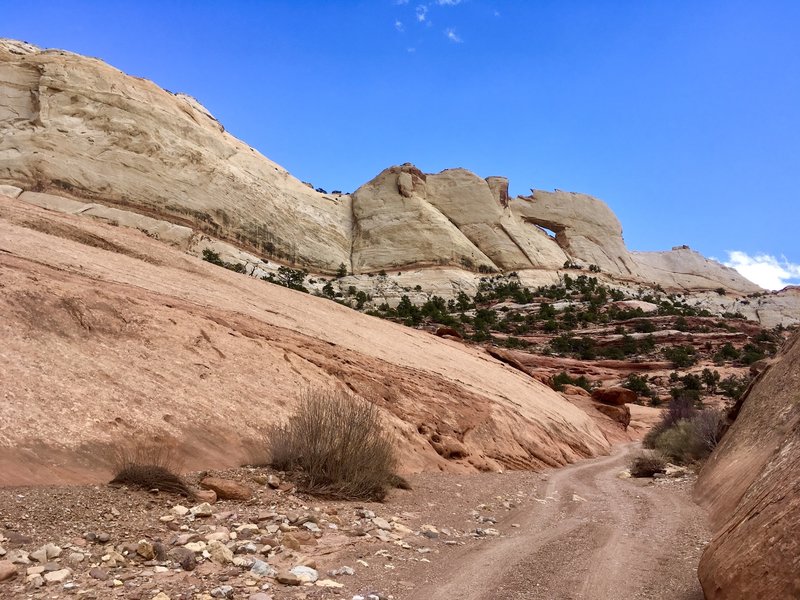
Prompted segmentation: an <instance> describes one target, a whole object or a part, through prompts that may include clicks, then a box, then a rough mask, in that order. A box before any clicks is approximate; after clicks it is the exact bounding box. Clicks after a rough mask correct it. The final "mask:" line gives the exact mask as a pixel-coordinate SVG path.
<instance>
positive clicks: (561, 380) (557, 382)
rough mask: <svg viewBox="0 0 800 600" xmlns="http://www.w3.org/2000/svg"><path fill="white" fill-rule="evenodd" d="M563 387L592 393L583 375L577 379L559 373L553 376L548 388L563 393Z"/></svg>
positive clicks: (590, 386)
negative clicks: (569, 386)
mask: <svg viewBox="0 0 800 600" xmlns="http://www.w3.org/2000/svg"><path fill="white" fill-rule="evenodd" d="M565 385H574V386H577V387H580V388H583V389H585V390H586V391H587V392H591V391H592V384H591V383H589V380H588V379H586V377H584V376H583V375H581V376H579V377H570V375H569V373H567V372H566V371H561V373H559V374H558V375H554V376H553V378H552V379H551V384H550V387H552V388H553V389H554V390H556V391H557V392H563V391H564V386H565Z"/></svg>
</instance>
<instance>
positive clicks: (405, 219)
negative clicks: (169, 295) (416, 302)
mask: <svg viewBox="0 0 800 600" xmlns="http://www.w3.org/2000/svg"><path fill="white" fill-rule="evenodd" d="M0 98H2V99H3V100H2V102H0V186H3V188H2V189H4V190H5V192H4V193H6V195H8V196H12V195H20V193H21V194H22V196H23V199H26V198H27V199H31V198H32V196H31V194H34V193H42V192H45V193H48V194H50V195H55V196H61V197H65V198H67V199H72V200H79V201H83V202H84V203H86V201H89V202H90V203H92V204H94V205H95V206H97V207H99V208H97V209H96V210H100V211H101V212H102V211H107V210H111V209H117V210H120V209H123V210H127V211H132V212H135V213H139V214H141V215H143V216H147V217H150V218H155V219H157V220H164V221H167V222H168V223H171V224H172V225H175V226H178V227H185V228H188V229H190V230H191V231H193V232H197V233H200V234H206V235H208V236H212V237H214V238H216V239H219V240H223V241H226V242H229V243H232V244H235V245H237V246H238V247H239V248H241V249H242V250H243V251H246V252H250V253H253V254H255V255H259V256H263V257H265V258H268V259H270V260H273V261H278V262H280V263H282V264H288V265H293V266H299V267H304V268H306V269H309V270H311V271H312V272H316V273H323V274H324V273H334V272H336V271H337V270H338V269H339V267H340V265H345V267H346V268H348V270H349V271H351V272H353V273H355V274H366V273H377V272H380V271H384V270H401V269H410V268H424V269H434V268H442V267H449V268H455V269H459V270H463V271H466V272H473V273H476V274H477V273H478V272H479V271H480V272H483V273H486V272H488V271H505V272H507V271H532V272H536V271H540V272H548V273H556V272H557V271H558V270H559V269H563V267H564V265H565V263H572V264H581V265H583V266H589V265H596V266H597V267H599V268H600V269H601V270H602V272H603V273H606V274H608V275H610V276H612V277H616V278H618V279H620V280H621V281H624V282H630V283H633V284H636V283H643V284H648V285H650V284H655V285H662V286H663V287H665V288H670V289H675V290H698V289H699V290H714V289H716V288H719V287H722V288H724V289H726V290H728V291H731V292H734V293H739V294H749V293H753V292H757V291H759V288H758V287H757V286H755V285H754V284H752V283H750V282H749V281H747V280H745V279H744V278H743V277H741V276H740V275H739V274H738V273H736V272H735V271H733V270H732V269H728V268H726V267H724V266H722V265H720V264H719V263H716V262H713V261H709V260H707V259H704V258H702V257H701V256H699V255H697V254H696V253H693V252H691V251H688V250H685V249H678V250H674V251H672V252H668V253H631V252H629V251H628V250H627V248H626V247H625V243H624V240H623V237H622V227H621V225H620V223H619V220H618V219H617V218H616V216H615V215H614V214H613V212H612V211H611V210H610V209H609V208H608V206H606V204H605V203H603V202H602V201H600V200H598V199H596V198H592V197H591V196H587V195H584V194H575V193H568V192H561V191H555V192H545V191H539V190H535V191H533V192H532V194H531V195H530V196H526V197H517V198H513V199H512V198H509V196H508V180H507V179H505V178H503V177H496V176H493V177H488V178H486V179H482V178H481V177H479V176H477V175H475V174H474V173H471V172H469V171H467V170H465V169H448V170H445V171H442V172H441V173H437V174H425V173H423V172H421V171H420V170H419V169H417V168H416V167H414V166H413V165H410V164H405V165H400V166H394V167H391V168H388V169H386V170H384V171H383V172H382V173H380V174H379V175H378V176H377V177H375V178H374V179H373V180H371V181H369V182H368V183H366V184H364V185H363V186H361V187H360V188H359V189H358V190H357V191H356V192H355V193H354V194H353V195H352V196H351V195H347V194H324V193H318V192H317V191H315V190H314V189H312V188H311V187H310V186H309V185H306V184H304V183H302V182H300V181H299V180H298V179H296V178H294V177H292V176H291V175H290V174H289V173H288V172H287V171H286V170H285V169H283V168H282V167H280V166H279V165H277V164H275V163H273V162H272V161H270V160H269V159H267V158H266V157H264V156H262V155H261V154H259V153H258V152H256V151H255V150H254V149H253V148H251V147H249V146H247V145H246V144H244V143H243V142H241V141H240V140H237V139H236V138H234V137H233V136H231V135H230V134H228V133H227V132H226V131H225V129H224V127H223V126H222V125H221V124H220V123H219V122H218V121H217V120H216V119H215V118H214V117H213V116H212V115H211V114H210V113H209V111H207V110H206V109H205V108H203V106H202V105H200V104H199V103H198V102H197V101H196V100H194V99H193V98H191V97H190V96H187V95H185V94H172V93H170V92H168V91H166V90H163V89H161V88H159V87H158V86H156V85H155V84H153V83H152V82H150V81H147V80H145V79H141V78H137V77H131V76H128V75H125V74H124V73H122V72H120V71H118V70H117V69H114V68H113V67H110V66H108V65H107V64H105V63H103V62H102V61H100V60H97V59H92V58H87V57H83V56H79V55H77V54H73V53H70V52H65V51H60V50H41V49H39V48H36V47H34V46H31V45H29V44H25V43H23V42H17V41H14V40H0ZM87 214H92V213H87ZM546 230H550V231H552V232H554V234H555V237H551V236H550V235H548V233H547V232H546ZM421 281H422V282H424V281H425V278H422V280H421ZM412 287H413V286H412Z"/></svg>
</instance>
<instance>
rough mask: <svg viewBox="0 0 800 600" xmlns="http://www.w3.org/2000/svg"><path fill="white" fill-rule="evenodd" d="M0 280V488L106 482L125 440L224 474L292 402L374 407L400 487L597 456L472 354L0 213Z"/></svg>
mask: <svg viewBox="0 0 800 600" xmlns="http://www.w3.org/2000/svg"><path fill="white" fill-rule="evenodd" d="M0 272H2V282H3V290H2V294H0V339H2V340H3V349H4V356H5V359H4V363H3V368H2V369H0V389H2V393H3V395H4V396H3V398H4V401H3V402H0V423H2V424H3V427H2V428H1V429H0V485H12V484H24V483H29V484H42V483H48V484H52V483H54V482H67V481H73V482H78V481H98V480H100V481H102V480H105V481H107V480H108V479H110V476H109V474H108V472H107V471H106V469H107V468H108V465H107V464H106V461H107V460H108V457H109V456H110V455H111V454H112V452H111V451H110V448H115V447H118V446H119V445H120V444H121V443H128V442H130V443H135V441H136V440H153V439H158V440H165V441H169V442H170V443H174V444H175V445H176V446H177V447H178V448H180V449H182V450H183V451H184V452H185V455H186V461H185V466H186V468H187V469H192V468H197V469H200V468H203V469H208V468H216V467H224V466H230V465H238V464H242V462H245V461H248V460H252V459H253V455H252V454H251V452H252V451H253V449H254V448H258V447H259V445H260V444H263V439H264V431H265V430H266V429H265V428H268V427H269V426H270V425H273V424H276V423H278V422H283V421H285V420H286V419H287V418H288V416H289V415H290V414H291V413H292V412H293V411H294V409H295V408H296V406H297V404H296V403H297V398H298V392H299V391H300V390H303V389H305V388H308V387H322V388H335V387H342V388H343V389H348V390H349V391H350V392H351V393H354V394H356V395H358V396H360V397H363V398H366V399H369V400H371V401H374V402H376V403H377V404H378V405H379V406H380V407H381V410H382V412H383V414H384V417H385V423H386V425H387V427H388V429H389V435H391V436H392V438H393V439H394V440H395V441H396V445H397V448H398V452H399V455H400V457H401V463H402V468H403V470H404V471H407V472H413V471H421V470H428V469H430V470H440V469H442V470H448V471H454V472H464V471H471V470H476V469H492V470H495V469H496V470H501V469H502V470H506V469H514V468H517V469H519V468H541V467H544V466H559V465H563V464H565V463H567V462H571V461H574V460H577V459H579V458H583V457H588V456H594V455H597V454H602V453H605V452H607V451H608V449H609V442H608V440H607V438H606V437H605V436H604V435H603V433H602V432H601V431H600V430H599V429H598V427H597V426H596V425H595V424H594V422H593V421H592V420H591V419H590V418H589V417H588V416H587V415H586V414H585V413H583V412H582V411H581V410H579V409H578V408H575V407H574V406H572V405H570V404H569V403H567V402H566V401H564V399H563V398H562V397H561V396H560V395H559V394H557V393H556V392H554V391H553V390H552V389H550V388H549V387H547V386H545V385H543V384H541V383H539V382H538V381H536V380H534V379H532V378H531V377H529V376H527V375H525V374H523V373H520V372H518V371H516V370H514V369H512V368H510V367H508V366H506V365H504V364H502V363H500V362H499V361H496V360H493V359H491V358H490V357H489V356H487V355H486V353H485V352H483V350H482V349H480V348H477V347H471V346H466V345H464V344H461V343H459V342H453V341H450V340H446V339H442V338H439V337H436V336H435V335H433V334H431V333H427V332H424V331H417V330H413V329H409V328H406V327H403V326H400V325H396V324H394V323H390V322H386V321H382V320H380V319H376V318H373V317H369V316H367V315H363V314H361V313H358V312H356V311H353V310H351V309H348V308H346V307H342V306H340V305H338V304H336V303H334V302H330V301H328V300H325V299H322V298H316V297H313V296H310V295H308V294H303V293H300V292H295V291H293V290H289V289H286V288H283V287H280V286H277V285H273V284H270V283H267V282H265V281H261V280H258V279H256V278H253V277H246V276H243V275H241V274H238V273H233V272H231V271H228V270H226V269H221V268H219V267H217V266H215V265H212V264H209V263H208V262H204V261H201V260H199V259H197V258H195V257H192V256H189V255H187V254H186V253H185V252H183V251H182V250H181V249H180V248H178V247H174V246H170V245H167V244H164V243H163V242H161V241H159V240H156V239H153V238H152V237H150V236H148V235H145V234H144V233H142V232H139V231H136V230H135V229H132V228H126V227H115V226H112V225H110V224H106V223H102V222H99V221H97V220H93V219H88V218H85V217H82V216H79V215H71V214H65V213H60V212H55V211H50V210H45V209H42V208H39V207H37V206H34V205H32V204H30V203H26V202H24V201H23V200H21V199H12V198H9V197H2V198H0ZM54 406H56V407H58V410H54V408H53V407H54ZM422 425H425V427H427V428H429V430H430V432H432V433H431V435H423V433H421V431H420V429H421V426H422ZM434 434H435V435H434ZM443 440H444V441H445V442H446V444H444V445H443ZM29 448H36V450H37V451H36V456H35V457H32V456H31V454H30V451H29V450H28V449H29ZM218 487H219V486H218ZM219 489H220V491H222V488H221V487H219ZM201 493H203V494H204V492H199V491H198V492H197V495H198V496H200V494H201ZM211 493H212V498H214V497H216V494H213V492H211ZM204 499H205V497H204Z"/></svg>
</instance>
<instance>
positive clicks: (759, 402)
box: [697, 334, 800, 600]
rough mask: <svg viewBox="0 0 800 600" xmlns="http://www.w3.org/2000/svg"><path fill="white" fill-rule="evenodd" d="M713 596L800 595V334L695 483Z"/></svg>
mask: <svg viewBox="0 0 800 600" xmlns="http://www.w3.org/2000/svg"><path fill="white" fill-rule="evenodd" d="M697 496H698V499H699V500H700V501H701V503H703V504H705V505H706V506H708V507H709V510H710V515H711V519H712V526H713V530H714V539H713V540H712V542H711V544H709V546H708V547H707V548H706V550H705V552H704V553H703V556H702V559H701V561H700V568H699V577H700V582H701V583H702V585H703V591H704V592H705V597H706V598H708V599H709V600H717V599H720V600H721V599H733V598H786V599H789V598H798V597H800V573H799V572H798V570H797V564H798V561H800V334H795V336H794V337H793V338H791V339H790V340H789V341H788V342H787V343H786V345H785V346H784V348H783V350H782V351H781V353H780V354H779V356H778V360H776V361H775V362H774V363H773V364H772V365H771V366H770V367H769V368H768V369H766V370H765V371H763V372H762V373H761V375H759V379H758V380H757V382H756V384H755V385H754V386H753V387H752V388H751V391H750V393H749V394H748V395H747V396H746V398H745V400H744V401H743V403H742V404H741V408H740V411H739V414H738V417H737V418H736V421H735V422H734V423H733V425H732V426H731V428H730V430H729V431H728V432H727V433H726V434H725V436H724V437H723V439H722V443H721V444H720V445H719V447H718V448H717V449H716V450H715V451H714V453H713V454H712V455H711V458H710V459H709V460H708V463H707V464H706V465H705V467H704V468H703V471H702V473H701V475H700V479H699V480H698V483H697Z"/></svg>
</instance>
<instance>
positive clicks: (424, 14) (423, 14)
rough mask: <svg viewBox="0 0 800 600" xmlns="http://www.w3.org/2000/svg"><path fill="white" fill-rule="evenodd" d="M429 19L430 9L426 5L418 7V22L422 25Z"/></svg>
mask: <svg viewBox="0 0 800 600" xmlns="http://www.w3.org/2000/svg"><path fill="white" fill-rule="evenodd" d="M427 18H428V7H427V6H425V5H424V4H420V5H419V6H418V7H417V21H419V22H420V23H424V22H425V20H426V19H427Z"/></svg>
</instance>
